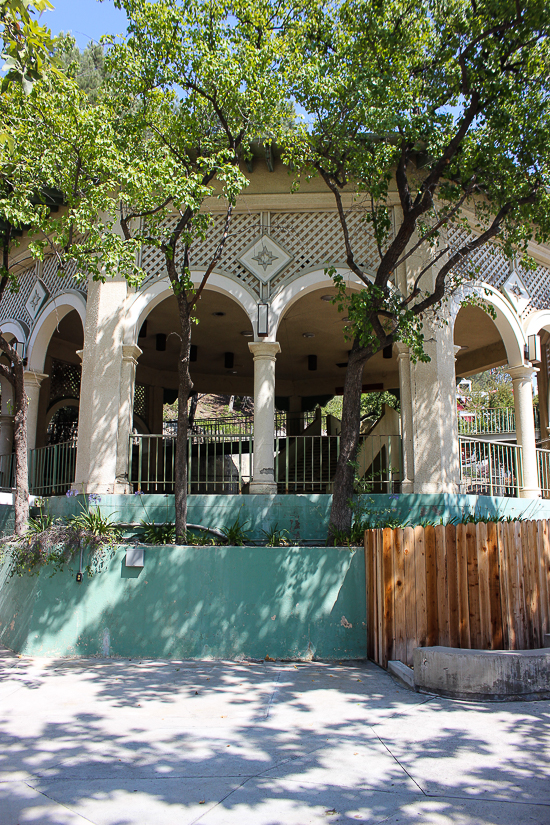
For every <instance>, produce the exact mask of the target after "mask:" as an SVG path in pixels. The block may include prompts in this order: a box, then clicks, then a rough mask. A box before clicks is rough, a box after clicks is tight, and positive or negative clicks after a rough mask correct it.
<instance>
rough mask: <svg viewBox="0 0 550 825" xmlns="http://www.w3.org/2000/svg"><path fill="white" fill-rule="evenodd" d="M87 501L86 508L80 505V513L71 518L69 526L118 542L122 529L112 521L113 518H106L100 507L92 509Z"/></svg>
mask: <svg viewBox="0 0 550 825" xmlns="http://www.w3.org/2000/svg"><path fill="white" fill-rule="evenodd" d="M90 503H92V504H93V503H94V502H93V500H92V501H91V502H90V501H89V500H87V502H86V506H82V505H80V513H77V514H76V515H74V516H71V518H70V519H69V522H68V523H69V526H70V527H72V528H73V529H74V530H75V531H82V532H83V533H85V534H90V535H91V536H96V537H103V538H109V539H112V540H113V541H116V540H118V539H119V538H120V529H119V528H118V527H117V525H116V524H114V523H113V522H112V521H111V518H112V517H111V516H104V515H103V514H102V513H101V510H100V508H99V507H97V509H96V508H93V509H91V508H90V506H89V505H90Z"/></svg>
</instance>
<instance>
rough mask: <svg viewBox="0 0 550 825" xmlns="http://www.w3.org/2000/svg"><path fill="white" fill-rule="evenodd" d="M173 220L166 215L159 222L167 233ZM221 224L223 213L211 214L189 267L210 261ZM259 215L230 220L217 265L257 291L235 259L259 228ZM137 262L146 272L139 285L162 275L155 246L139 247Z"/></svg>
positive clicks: (253, 279)
mask: <svg viewBox="0 0 550 825" xmlns="http://www.w3.org/2000/svg"><path fill="white" fill-rule="evenodd" d="M175 222H176V219H175V218H169V219H167V220H166V221H164V224H163V226H165V227H166V231H167V234H168V232H169V230H170V229H171V227H173V226H174V224H175ZM224 224H225V217H224V216H222V215H218V216H216V217H215V218H214V222H213V224H212V226H211V227H210V230H209V232H208V235H207V237H206V239H205V240H204V241H197V242H196V243H195V244H194V245H193V248H192V250H191V267H192V268H193V267H194V268H197V269H206V267H207V266H208V265H209V264H210V261H211V259H212V256H213V255H214V253H215V251H216V248H217V246H218V244H219V242H220V239H221V237H222V232H223V227H224ZM260 225H261V224H260V216H259V215H236V216H235V217H234V218H233V221H232V222H231V231H230V233H229V235H228V237H227V240H226V242H225V246H224V253H223V258H222V260H221V263H220V267H221V268H222V269H224V270H225V271H227V272H230V273H231V274H232V275H233V276H234V277H235V279H237V280H239V281H242V282H243V283H245V284H246V285H247V286H248V287H249V289H251V290H252V291H253V292H255V293H256V294H257V295H258V296H259V295H260V284H259V281H258V279H257V278H256V277H255V276H254V275H252V274H251V273H250V272H248V270H247V269H245V268H244V267H243V266H242V265H241V264H240V263H239V262H238V261H237V258H238V257H239V256H240V255H241V254H242V252H243V251H244V250H245V249H246V247H247V246H248V245H249V244H250V242H251V241H252V240H253V239H254V238H255V237H256V235H258V234H259V232H260ZM181 265H182V251H181V247H180V248H179V249H178V252H177V253H176V266H178V267H180V266H181ZM141 266H142V267H143V269H144V270H145V272H146V273H147V277H146V278H145V280H144V282H143V286H145V285H146V284H149V283H150V282H151V281H153V280H156V279H157V278H165V277H166V274H167V273H166V267H165V264H164V255H163V254H162V253H161V251H160V250H159V249H153V248H151V247H146V248H144V250H143V254H142V259H141Z"/></svg>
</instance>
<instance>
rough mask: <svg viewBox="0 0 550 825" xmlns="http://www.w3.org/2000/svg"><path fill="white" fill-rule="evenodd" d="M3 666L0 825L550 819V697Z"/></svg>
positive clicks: (233, 671) (224, 667)
mask: <svg viewBox="0 0 550 825" xmlns="http://www.w3.org/2000/svg"><path fill="white" fill-rule="evenodd" d="M2 664H3V667H2V672H1V680H0V733H1V749H0V811H2V813H1V814H0V822H1V823H2V825H12V823H13V825H17V823H19V825H23V823H27V822H29V823H44V825H54V824H57V823H63V824H65V823H67V824H68V825H73V823H82V824H84V823H90V822H92V823H97V825H134V823H136V825H142V823H144V824H145V823H146V825H150V823H157V822H158V823H162V825H170V823H178V825H186V823H189V825H191V823H201V825H222V823H223V824H225V823H227V825H232V824H233V823H236V825H245V823H250V825H279V823H284V824H285V825H307V823H318V822H319V823H321V822H328V823H337V822H339V823H347V822H350V823H351V822H372V823H374V822H390V823H394V822H395V823H400V824H401V825H403V823H405V825H406V823H413V822H415V823H419V822H421V823H428V825H431V823H433V825H443V824H444V823H460V825H470V824H471V825H474V824H475V825H480V824H482V825H500V823H502V824H503V825H504V823H517V822H519V821H522V822H523V821H525V822H529V823H539V825H543V823H548V821H550V783H549V781H548V780H549V779H550V760H549V758H548V757H549V751H550V736H549V720H550V702H532V703H507V704H492V705H491V704H483V703H464V702H452V701H450V700H445V699H440V698H437V699H436V698H430V697H427V696H422V695H419V694H414V693H411V692H408V691H407V690H405V689H404V688H401V687H400V686H398V685H397V684H395V683H394V682H393V681H392V680H391V678H390V677H389V676H388V675H387V674H386V673H385V672H383V671H382V670H380V669H379V668H377V667H376V666H375V665H372V664H364V663H345V662H344V663H341V664H340V663H337V662H336V663H332V664H324V663H310V664H300V663H292V662H287V663H271V662H238V663H235V662H233V663H232V662H220V661H210V662H205V661H202V662H189V661H186V662H182V661H155V662H154V661H147V660H139V659H138V660H134V661H131V660H114V659H111V660H110V659H96V660H94V659H87V660H82V659H81V660H78V659H72V660H52V659H30V658H29V659H26V658H17V657H14V656H12V655H9V654H6V657H5V658H4V660H3V663H2Z"/></svg>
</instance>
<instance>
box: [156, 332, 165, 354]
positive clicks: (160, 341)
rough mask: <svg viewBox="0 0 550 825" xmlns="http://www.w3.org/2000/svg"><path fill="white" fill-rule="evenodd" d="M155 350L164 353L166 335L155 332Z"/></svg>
mask: <svg viewBox="0 0 550 825" xmlns="http://www.w3.org/2000/svg"><path fill="white" fill-rule="evenodd" d="M156 339H157V340H156V345H155V349H156V350H157V352H166V333H165V332H157V335H156Z"/></svg>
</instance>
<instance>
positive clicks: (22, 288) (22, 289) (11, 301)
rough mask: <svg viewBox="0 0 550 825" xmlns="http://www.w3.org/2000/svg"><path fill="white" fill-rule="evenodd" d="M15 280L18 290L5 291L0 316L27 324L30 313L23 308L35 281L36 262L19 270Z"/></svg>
mask: <svg viewBox="0 0 550 825" xmlns="http://www.w3.org/2000/svg"><path fill="white" fill-rule="evenodd" d="M17 280H18V282H19V292H8V291H6V292H5V293H4V296H3V297H2V304H1V312H2V318H3V319H5V320H7V319H8V318H12V319H14V320H15V321H23V322H24V323H25V324H27V326H28V325H29V322H30V315H29V313H28V312H27V310H26V308H25V304H26V302H27V299H28V297H29V295H30V291H31V289H32V287H33V286H34V283H35V281H36V264H33V265H32V266H29V267H28V268H27V269H25V270H24V271H23V272H20V273H19V274H18V276H17Z"/></svg>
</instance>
